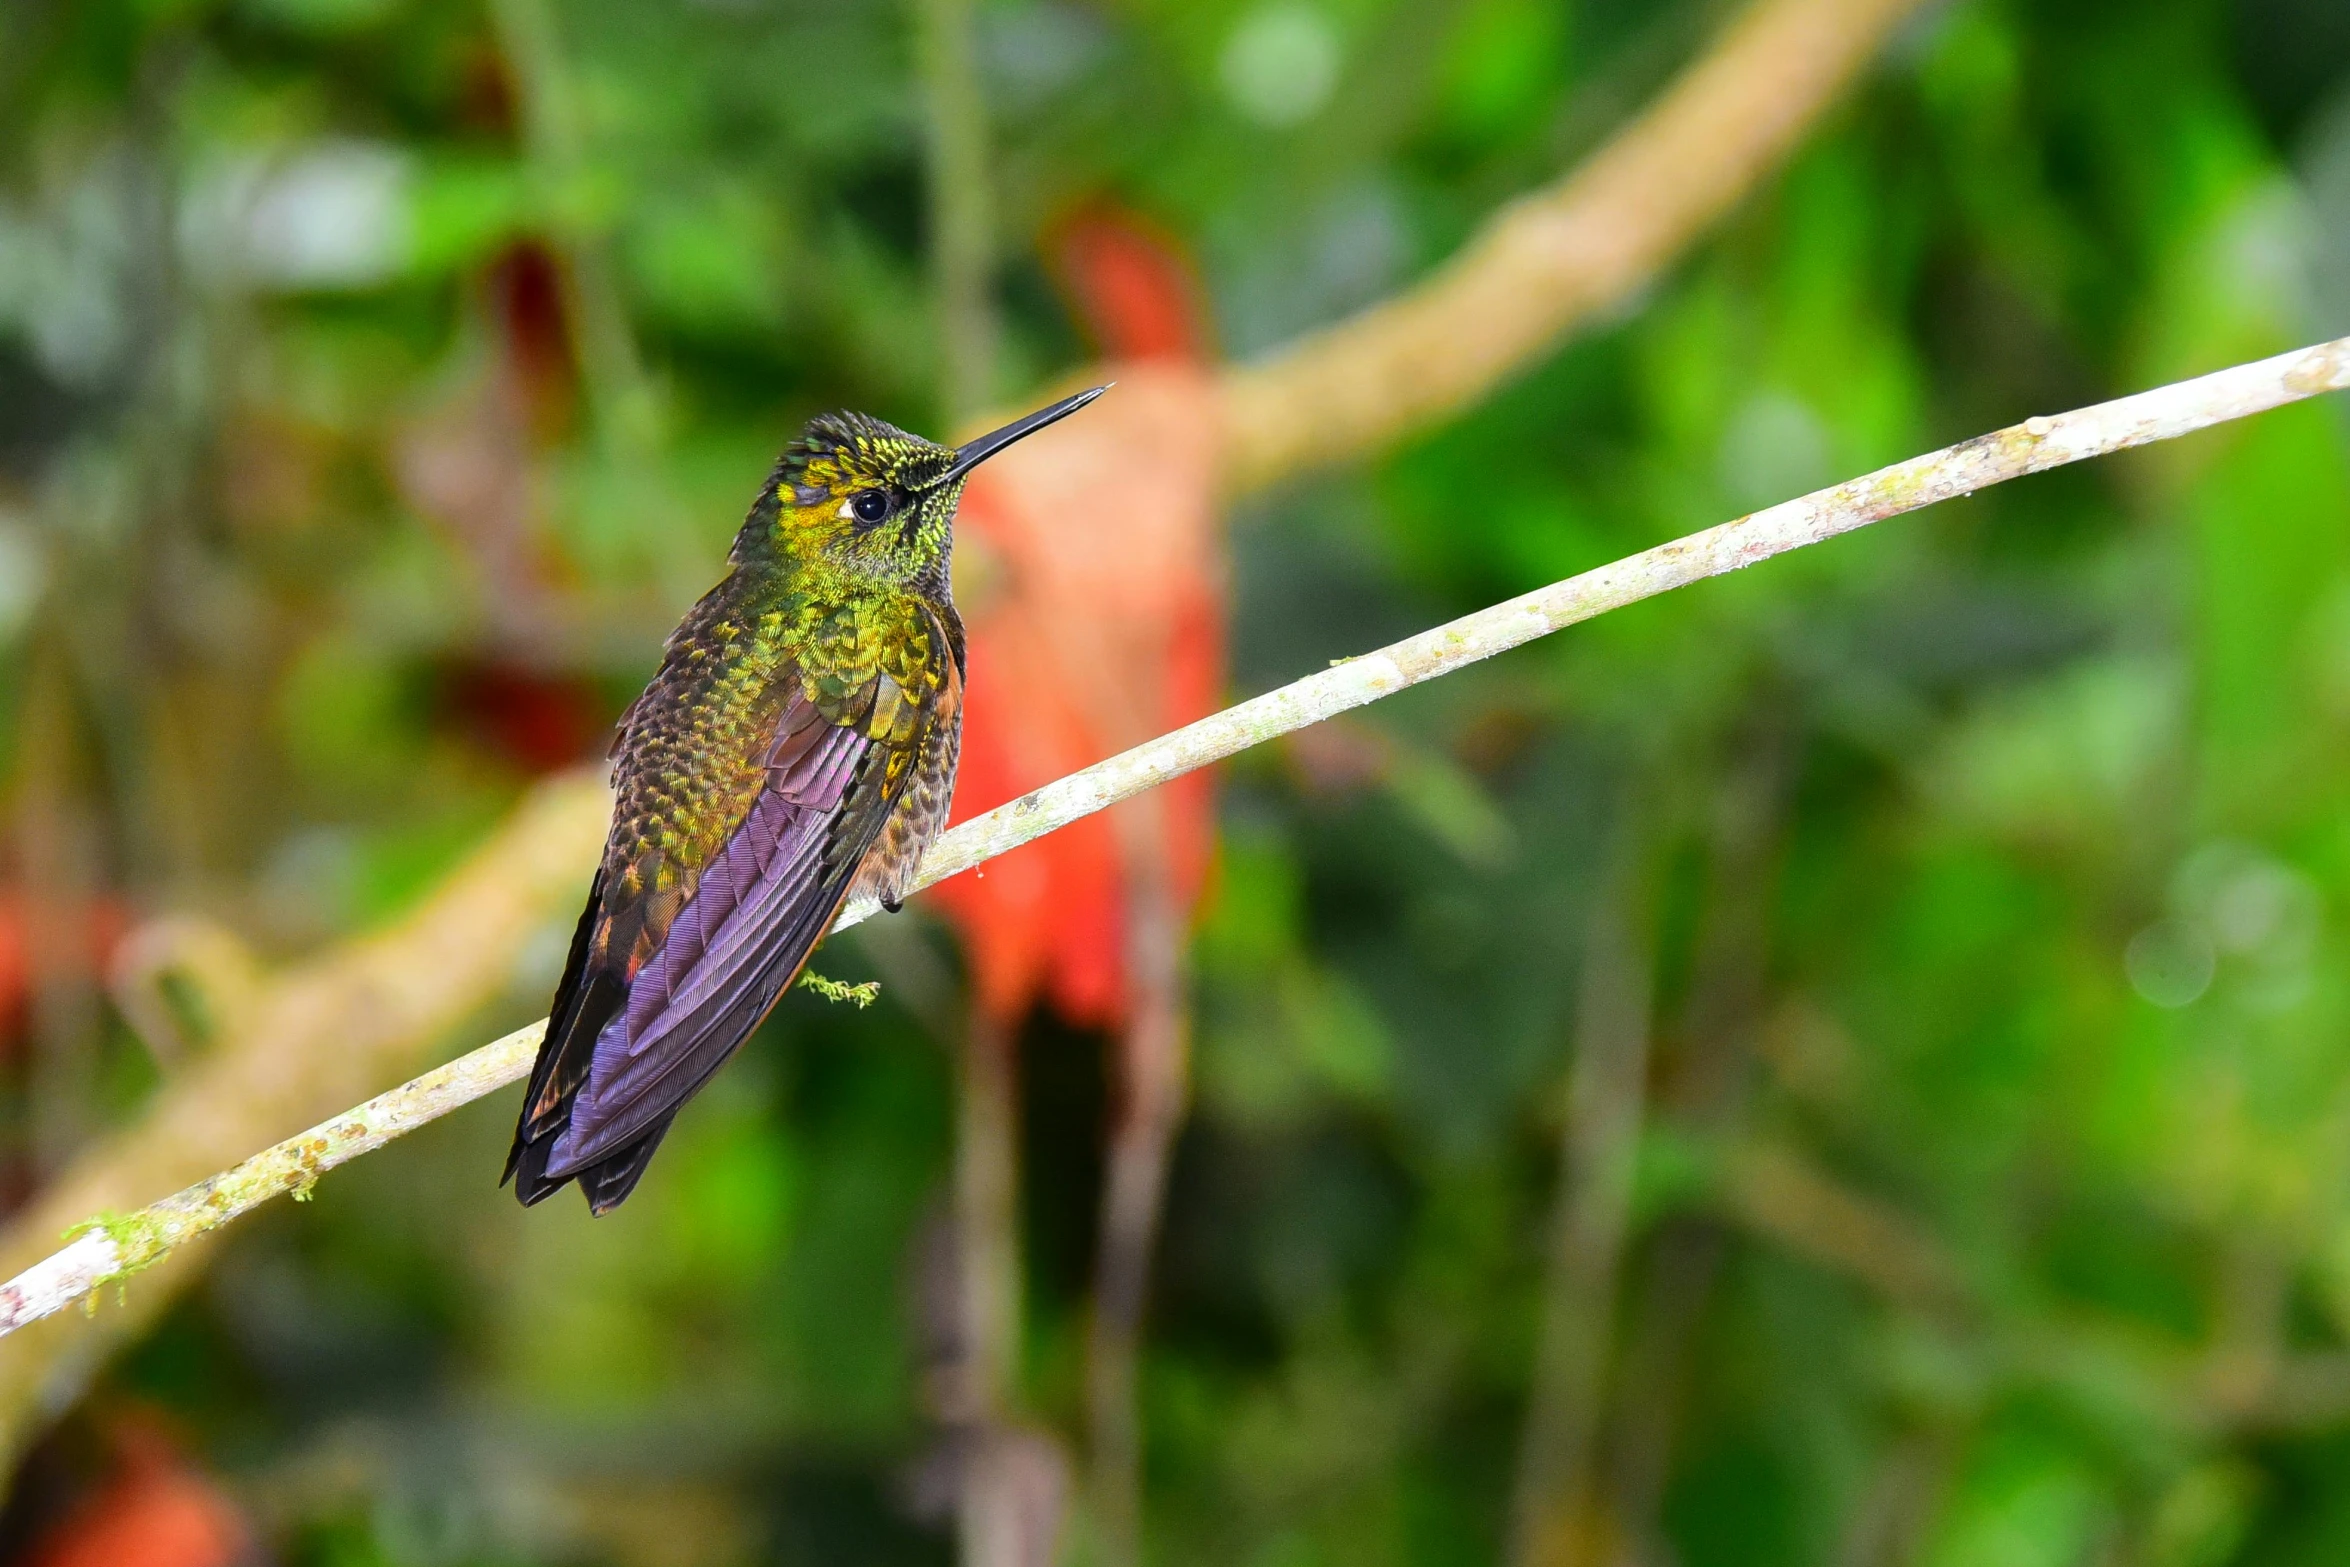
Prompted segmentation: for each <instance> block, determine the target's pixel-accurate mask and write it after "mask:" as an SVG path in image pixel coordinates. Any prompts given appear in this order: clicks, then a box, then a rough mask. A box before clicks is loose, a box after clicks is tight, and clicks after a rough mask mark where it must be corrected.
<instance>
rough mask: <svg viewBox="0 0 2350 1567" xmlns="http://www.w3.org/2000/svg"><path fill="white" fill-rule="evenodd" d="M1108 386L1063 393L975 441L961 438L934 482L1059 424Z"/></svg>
mask: <svg viewBox="0 0 2350 1567" xmlns="http://www.w3.org/2000/svg"><path fill="white" fill-rule="evenodd" d="M1108 390H1109V388H1108V387H1107V386H1097V387H1095V388H1094V389H1093V390H1092V391H1090V392H1079V393H1078V394H1077V395H1076V396H1075V397H1064V398H1062V399H1061V400H1060V401H1059V402H1057V403H1055V404H1053V405H1052V406H1051V407H1049V408H1039V409H1038V410H1037V411H1036V412H1034V413H1032V414H1030V415H1028V416H1027V417H1026V418H1024V419H1015V420H1013V421H1012V422H1011V423H1010V424H1007V425H1005V426H1004V427H1003V428H1002V429H1000V430H990V431H989V432H988V433H987V434H985V435H983V436H981V437H979V439H977V440H975V441H966V442H964V443H963V444H962V445H961V446H958V447H956V448H955V462H954V466H953V467H951V468H949V469H947V471H946V472H945V473H944V474H942V475H940V476H939V478H938V479H937V481H936V482H937V483H940V484H952V483H954V482H955V481H956V480H957V479H960V478H961V477H963V475H965V474H967V473H969V472H970V471H971V470H972V469H974V468H976V467H978V466H979V465H980V464H981V463H983V462H985V461H987V460H988V459H989V458H990V457H993V456H994V455H995V454H996V453H998V452H1000V451H1002V450H1003V449H1004V448H1005V447H1007V446H1009V445H1011V444H1012V443H1013V442H1014V441H1018V440H1025V439H1026V438H1027V437H1029V436H1031V435H1034V434H1035V433H1036V432H1037V431H1039V430H1041V429H1043V428H1044V427H1045V426H1046V425H1048V424H1058V423H1059V422H1060V421H1061V420H1063V419H1066V418H1068V417H1069V416H1070V415H1071V414H1073V413H1075V412H1076V411H1077V410H1078V409H1080V408H1083V407H1084V406H1085V405H1086V404H1087V403H1090V402H1092V401H1093V400H1094V399H1095V398H1097V397H1099V396H1101V395H1102V393H1104V392H1106V391H1108Z"/></svg>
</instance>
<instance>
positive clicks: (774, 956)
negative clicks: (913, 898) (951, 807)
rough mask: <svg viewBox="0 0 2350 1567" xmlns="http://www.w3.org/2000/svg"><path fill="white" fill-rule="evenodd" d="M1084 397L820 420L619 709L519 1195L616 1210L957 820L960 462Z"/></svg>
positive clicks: (517, 1161)
mask: <svg viewBox="0 0 2350 1567" xmlns="http://www.w3.org/2000/svg"><path fill="white" fill-rule="evenodd" d="M1103 390H1104V389H1103V388H1100V387H1096V388H1094V389H1093V390H1092V391H1089V392H1083V393H1080V394H1079V395H1077V396H1075V397H1070V398H1066V399H1064V400H1062V401H1060V402H1057V403H1054V404H1053V405H1052V406H1050V407H1048V408H1042V409H1039V410H1038V411H1037V412H1035V413H1032V414H1030V415H1028V416H1027V417H1026V418H1024V419H1020V420H1018V421H1016V422H1014V423H1012V424H1009V425H1006V426H1004V428H1002V429H1000V430H997V431H995V432H993V433H992V434H989V435H984V436H981V437H980V438H979V439H977V440H975V441H972V442H970V443H969V444H967V445H964V446H960V447H947V446H939V445H935V444H933V443H932V442H929V441H925V440H923V439H921V438H920V437H918V436H913V435H908V434H907V433H906V432H905V431H903V430H900V429H897V428H895V427H893V426H891V425H887V424H883V423H882V422H880V421H879V420H877V419H870V418H867V417H865V416H864V415H861V414H827V415H824V416H821V417H819V418H817V419H815V420H812V421H811V422H810V423H809V425H808V428H807V430H806V431H805V432H804V433H803V434H802V435H801V437H800V439H799V440H797V441H795V442H793V443H792V444H791V445H790V446H789V447H787V448H786V449H785V451H784V454H783V457H782V459H781V460H780V461H779V462H778V463H777V464H776V466H775V471H774V473H773V474H771V475H770V476H769V477H768V480H767V485H766V487H765V488H764V489H763V490H761V491H760V493H759V498H758V500H757V501H756V502H755V503H753V505H752V507H751V514H750V517H749V518H748V519H747V520H746V521H745V522H744V524H743V529H742V532H741V533H740V534H739V535H737V537H736V539H735V542H734V549H733V552H732V554H731V556H730V561H731V569H730V570H729V572H728V574H727V576H726V578H725V580H724V581H722V582H720V583H719V584H718V586H717V587H715V588H713V589H711V590H710V591H709V592H708V593H707V594H705V595H703V597H702V600H701V602H700V603H698V604H696V605H695V606H694V607H693V609H692V610H691V611H690V612H689V613H688V614H687V615H686V617H685V620H684V622H683V623H682V624H680V625H679V626H678V628H677V630H676V631H675V632H673V633H671V635H670V638H669V644H668V648H667V651H666V653H665V655H664V656H663V658H662V661H661V670H660V673H659V674H657V675H655V676H654V677H653V682H652V684H651V685H649V686H647V687H646V688H645V692H644V694H643V695H642V696H640V697H638V698H637V700H636V702H635V703H634V704H633V705H632V706H631V707H630V708H629V710H628V713H627V714H626V715H625V716H624V717H623V718H622V719H621V722H620V735H619V739H618V740H617V741H616V742H615V744H614V746H613V758H614V767H613V785H614V789H615V792H616V794H617V796H618V798H617V801H616V803H615V805H614V808H613V813H612V831H611V834H610V836H609V837H608V838H607V839H606V840H605V844H604V858H603V863H602V864H601V865H600V866H599V867H598V869H597V871H596V879H595V885H594V887H593V888H592V890H590V892H589V893H588V902H587V909H586V911H585V912H584V913H583V914H581V916H580V920H579V930H578V933H577V934H576V935H574V936H573V937H572V942H571V956H570V960H569V961H568V962H567V963H566V964H565V966H564V971H563V979H562V983H561V984H560V985H559V986H557V988H556V992H555V1002H554V1006H553V1007H552V1008H551V1015H550V1016H549V1018H548V1021H547V1036H546V1040H545V1043H543V1044H542V1045H541V1046H540V1047H539V1055H538V1062H537V1064H536V1065H535V1066H534V1067H533V1068H532V1069H531V1075H530V1089H529V1092H528V1095H527V1096H526V1097H525V1098H524V1100H523V1104H522V1115H521V1119H520V1122H519V1124H518V1125H517V1126H516V1127H515V1132H514V1149H513V1152H512V1153H511V1154H509V1155H508V1157H507V1160H506V1178H507V1179H508V1180H511V1181H513V1182H514V1183H515V1190H516V1193H517V1195H519V1196H520V1197H521V1199H522V1201H523V1202H524V1203H525V1204H529V1203H535V1202H537V1201H538V1200H539V1199H541V1198H543V1197H545V1196H546V1195H547V1194H548V1193H550V1192H553V1191H556V1190H559V1189H560V1188H561V1187H562V1186H563V1185H564V1184H566V1183H567V1182H569V1181H572V1180H577V1181H578V1182H579V1184H580V1189H581V1190H582V1192H583V1193H585V1195H586V1197H587V1200H588V1206H589V1207H590V1208H592V1209H593V1210H594V1211H595V1212H597V1213H607V1212H609V1211H611V1210H612V1209H613V1208H614V1207H617V1206H618V1205H619V1203H620V1202H621V1200H622V1199H623V1198H625V1197H626V1196H627V1195H628V1194H629V1192H630V1191H631V1190H632V1189H634V1187H635V1186H636V1183H637V1181H638V1180H639V1179H640V1178H641V1177H642V1176H643V1175H644V1172H645V1166H646V1164H647V1162H648V1161H650V1160H651V1158H652V1156H653V1150H654V1149H655V1148H657V1147H659V1146H660V1143H661V1138H662V1135H663V1134H664V1133H665V1132H667V1131H668V1130H669V1123H670V1121H671V1120H672V1119H673V1118H674V1117H675V1116H676V1114H677V1111H678V1107H679V1106H680V1105H682V1104H684V1103H685V1101H686V1100H687V1099H689V1098H691V1097H692V1096H693V1094H694V1092H695V1091H696V1090H697V1089H699V1088H700V1087H701V1086H702V1085H703V1084H704V1083H706V1082H708V1081H709V1080H710V1076H711V1074H712V1073H714V1072H716V1071H717V1070H718V1068H719V1067H720V1066H722V1065H724V1064H725V1062H726V1059H727V1058H728V1057H729V1056H731V1055H733V1054H734V1052H735V1049H736V1047H738V1046H739V1045H741V1044H742V1042H743V1040H744V1039H745V1038H746V1037H748V1035H749V1034H750V1032H751V1030H753V1029H754V1028H756V1027H758V1025H759V1023H760V1020H761V1019H763V1018H765V1017H766V1015H767V1013H768V1011H769V1010H770V1009H771V1008H772V1007H773V1006H774V1005H775V1002H776V999H777V998H778V997H779V996H781V995H782V994H783V992H784V990H785V988H786V987H788V986H789V985H790V984H791V983H792V981H793V980H794V979H795V978H796V977H798V975H799V973H800V970H801V969H802V968H803V967H804V966H805V965H806V963H807V961H808V954H809V953H810V952H811V951H813V950H814V948H815V946H816V943H817V942H818V941H819V940H820V939H822V937H823V935H824V933H825V931H826V930H827V929H828V928H829V927H830V926H831V924H832V921H833V917H834V916H835V915H836V914H837V913H838V912H839V910H840V906H841V904H842V903H843V902H845V901H846V900H847V899H848V897H849V896H850V895H851V894H852V893H853V892H871V893H872V894H873V895H874V896H876V897H877V898H878V899H879V900H880V901H881V903H882V905H883V906H884V907H886V908H889V909H893V910H894V909H895V908H896V907H897V905H898V900H899V899H900V898H901V897H903V896H904V894H905V892H906V890H907V888H908V887H909V886H910V885H911V884H912V881H913V877H914V871H915V868H916V867H917V866H918V865H919V864H920V862H921V859H922V854H923V851H924V850H925V849H927V848H928V847H929V845H930V841H931V840H932V839H933V838H934V837H936V836H937V834H938V830H939V828H940V827H941V826H942V825H943V824H944V823H945V821H946V817H947V807H948V804H949V800H950V797H951V795H952V794H953V791H954V781H955V758H956V754H957V751H958V748H959V745H960V741H961V736H962V702H963V673H964V671H963V625H962V621H961V619H960V618H959V617H958V616H957V615H956V613H955V605H954V599H953V595H952V593H951V591H950V589H949V586H948V566H949V557H950V554H951V551H952V549H953V544H954V524H955V507H956V505H957V503H958V502H959V501H960V499H961V497H962V493H963V484H964V480H965V479H966V477H967V476H968V475H969V474H970V472H971V470H972V469H973V468H975V467H976V466H978V465H979V464H980V463H981V462H984V461H985V460H986V459H987V458H989V457H991V456H993V455H994V454H995V453H997V452H1000V451H1002V450H1003V449H1004V448H1005V447H1007V446H1009V445H1011V444H1012V443H1013V442H1014V441H1017V440H1020V439H1021V438H1022V437H1024V436H1027V435H1031V434H1033V433H1035V432H1036V431H1038V430H1041V429H1043V428H1044V427H1045V426H1046V425H1049V424H1051V423H1053V422H1054V421H1056V420H1058V419H1062V418H1065V417H1067V416H1068V415H1069V414H1072V413H1075V412H1076V411H1077V410H1078V409H1080V408H1082V407H1084V406H1085V405H1086V404H1087V403H1090V402H1092V401H1093V400H1094V399H1095V398H1096V397H1098V396H1100V395H1101V393H1102V391H1103Z"/></svg>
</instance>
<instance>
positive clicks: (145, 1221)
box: [64, 1212, 172, 1284]
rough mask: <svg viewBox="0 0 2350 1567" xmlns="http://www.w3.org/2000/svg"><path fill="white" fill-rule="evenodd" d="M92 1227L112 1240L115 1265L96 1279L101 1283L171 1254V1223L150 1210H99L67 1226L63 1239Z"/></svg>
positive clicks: (78, 1236) (77, 1236) (70, 1239)
mask: <svg viewBox="0 0 2350 1567" xmlns="http://www.w3.org/2000/svg"><path fill="white" fill-rule="evenodd" d="M93 1230H96V1231H99V1232H102V1233H103V1234H104V1235H105V1236H106V1238H107V1239H108V1240H111V1241H112V1242H114V1256H115V1261H116V1264H117V1266H116V1267H115V1269H114V1271H112V1272H111V1273H108V1274H105V1275H104V1276H102V1277H101V1278H100V1279H99V1280H98V1282H99V1283H101V1284H111V1283H113V1282H115V1281H116V1280H118V1279H127V1278H129V1277H130V1276H131V1275H132V1274H134V1273H137V1272H140V1271H141V1270H142V1269H146V1268H151V1267H153V1266H155V1264H157V1263H159V1262H161V1261H162V1260H163V1259H164V1258H165V1257H167V1256H169V1255H170V1254H171V1245H172V1237H171V1229H170V1227H169V1226H168V1225H166V1224H165V1223H164V1222H163V1221H162V1220H161V1219H158V1218H156V1217H155V1216H154V1215H153V1214H150V1213H144V1212H142V1213H101V1214H99V1215H98V1216H97V1217H95V1218H91V1219H84V1220H83V1221H82V1222H81V1223H79V1224H77V1225H75V1226H74V1227H73V1228H71V1229H69V1230H67V1231H66V1232H65V1235H64V1239H65V1241H66V1242H67V1243H68V1244H69V1245H70V1244H71V1243H72V1242H74V1241H77V1240H79V1239H81V1238H82V1237H83V1236H85V1235H87V1234H89V1233H90V1232H91V1231H93Z"/></svg>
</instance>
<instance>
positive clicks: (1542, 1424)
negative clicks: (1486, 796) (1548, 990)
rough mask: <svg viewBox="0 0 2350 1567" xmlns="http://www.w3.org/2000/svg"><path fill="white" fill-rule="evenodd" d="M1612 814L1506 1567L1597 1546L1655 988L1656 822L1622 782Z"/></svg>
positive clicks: (1580, 1010) (1541, 1564)
mask: <svg viewBox="0 0 2350 1567" xmlns="http://www.w3.org/2000/svg"><path fill="white" fill-rule="evenodd" d="M1616 814H1617V817H1618V822H1617V826H1616V829H1615V843H1614V845H1613V852H1612V853H1611V854H1610V856H1609V860H1610V862H1611V863H1610V864H1609V865H1608V866H1607V870H1606V875H1605V877H1604V879H1603V881H1602V884H1601V886H1600V888H1599V890H1598V894H1597V896H1596V898H1595V899H1594V900H1593V905H1592V910H1591V923H1590V927H1589V930H1588V932H1587V934H1586V936H1585V943H1584V949H1583V968H1582V977H1581V981H1580V983H1579V985H1578V986H1577V991H1578V994H1577V996H1576V1007H1575V1011H1576V1016H1575V1058H1574V1065H1573V1067H1572V1068H1571V1069H1570V1071H1569V1072H1568V1075H1567V1107H1566V1108H1567V1113H1566V1120H1565V1124H1564V1126H1563V1127H1562V1128H1561V1130H1560V1133H1559V1171H1558V1195H1557V1198H1556V1206H1555V1208H1554V1209H1553V1215H1554V1217H1553V1219H1552V1224H1551V1251H1550V1257H1549V1259H1548V1267H1547V1269H1546V1270H1545V1277H1544V1279H1543V1286H1542V1302H1543V1313H1542V1336H1541V1342H1540V1344H1539V1346H1538V1347H1537V1350H1536V1354H1535V1363H1534V1377H1533V1385H1532V1388H1531V1390H1530V1393H1529V1397H1528V1402H1527V1408H1526V1424H1525V1431H1524V1435H1523V1436H1522V1437H1521V1439H1520V1441H1519V1445H1518V1473H1517V1483H1516V1486H1515V1488H1514V1491H1513V1494H1512V1496H1511V1498H1510V1539H1509V1560H1510V1561H1511V1562H1512V1563H1513V1564H1514V1567H1552V1564H1559V1567H1567V1564H1571V1563H1574V1562H1577V1561H1581V1560H1583V1559H1585V1558H1586V1557H1588V1556H1592V1555H1595V1554H1599V1553H1595V1552H1593V1551H1591V1550H1588V1549H1585V1548H1584V1542H1583V1539H1582V1536H1583V1535H1584V1534H1585V1532H1586V1531H1587V1530H1589V1529H1592V1528H1595V1527H1597V1525H1598V1520H1597V1519H1596V1518H1595V1517H1593V1516H1592V1512H1591V1509H1590V1506H1589V1504H1590V1503H1591V1502H1592V1501H1593V1500H1594V1498H1593V1496H1592V1494H1591V1493H1592V1486H1591V1457H1592V1448H1593V1446H1594V1444H1595V1442H1596V1439H1597V1437H1598V1434H1599V1414H1600V1407H1601V1404H1602V1401H1603V1400H1604V1397H1605V1393H1606V1385H1607V1367H1608V1359H1609V1355H1608V1351H1609V1346H1610V1341H1611V1339H1612V1337H1613V1333H1612V1329H1613V1327H1614V1320H1615V1312H1616V1288H1617V1278H1618V1275H1619V1274H1620V1272H1621V1271H1622V1264H1623V1250H1624V1233H1625V1228H1626V1225H1627V1222H1628V1220H1629V1217H1630V1213H1631V1207H1632V1169H1633V1161H1634V1159H1635V1157H1636V1155H1637V1154H1638V1152H1639V1147H1640V1124H1641V1122H1642V1120H1644V1119H1645V1117H1646V1114H1647V1100H1648V1049H1649V1039H1650V1035H1651V1032H1652V1029H1651V1021H1652V1018H1651V1014H1652V1011H1653V1008H1654V1003H1655V996H1654V990H1655V982H1656V930H1655V919H1654V911H1653V909H1652V908H1651V906H1650V905H1651V902H1652V891H1651V888H1650V865H1649V861H1650V860H1651V858H1652V857H1653V846H1652V844H1651V841H1650V840H1651V836H1652V834H1653V831H1654V824H1653V823H1652V822H1651V821H1650V820H1649V819H1648V818H1649V817H1650V815H1651V812H1650V811H1649V810H1648V809H1647V808H1646V807H1645V802H1643V801H1642V800H1641V799H1640V797H1639V793H1638V791H1637V789H1636V788H1634V787H1630V786H1627V787H1626V788H1625V790H1624V797H1623V800H1622V802H1621V803H1620V804H1619V805H1618V807H1617V811H1616ZM1607 1554H1612V1553H1607Z"/></svg>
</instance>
